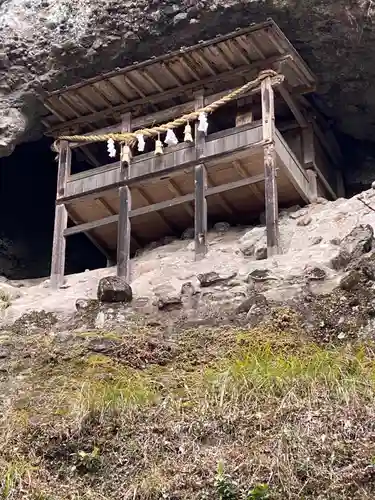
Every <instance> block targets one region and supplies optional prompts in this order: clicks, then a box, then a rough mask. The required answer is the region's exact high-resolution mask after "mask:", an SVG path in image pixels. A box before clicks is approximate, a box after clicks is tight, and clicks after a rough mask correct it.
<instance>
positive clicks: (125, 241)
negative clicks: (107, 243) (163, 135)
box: [117, 113, 131, 281]
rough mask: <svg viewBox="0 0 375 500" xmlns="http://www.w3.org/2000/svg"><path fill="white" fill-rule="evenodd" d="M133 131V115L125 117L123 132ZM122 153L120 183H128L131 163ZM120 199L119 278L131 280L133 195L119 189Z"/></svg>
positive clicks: (118, 234)
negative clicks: (131, 212)
mask: <svg viewBox="0 0 375 500" xmlns="http://www.w3.org/2000/svg"><path fill="white" fill-rule="evenodd" d="M129 130H131V115H130V114H129V113H128V114H126V115H124V117H123V122H122V132H128V131H129ZM124 147H126V146H122V147H121V153H120V182H126V180H127V179H128V178H129V173H130V168H131V167H130V165H131V163H130V161H129V163H127V162H126V161H125V159H124V155H123V152H124V150H123V148H124ZM119 197H120V213H119V219H118V228H117V276H121V277H123V278H125V279H126V280H127V281H129V280H130V233H131V225H130V217H129V214H130V210H131V193H130V188H129V187H128V186H121V187H120V188H119Z"/></svg>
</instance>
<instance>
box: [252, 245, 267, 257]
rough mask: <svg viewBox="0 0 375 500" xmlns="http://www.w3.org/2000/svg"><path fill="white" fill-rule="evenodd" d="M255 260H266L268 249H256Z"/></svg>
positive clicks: (262, 247)
mask: <svg viewBox="0 0 375 500" xmlns="http://www.w3.org/2000/svg"><path fill="white" fill-rule="evenodd" d="M254 256H255V260H265V259H267V247H264V246H259V247H256V248H255V252H254Z"/></svg>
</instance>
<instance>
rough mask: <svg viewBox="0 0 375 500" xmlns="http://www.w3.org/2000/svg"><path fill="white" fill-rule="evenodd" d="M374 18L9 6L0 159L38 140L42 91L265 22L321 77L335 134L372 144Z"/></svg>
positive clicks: (251, 9)
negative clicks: (280, 31)
mask: <svg viewBox="0 0 375 500" xmlns="http://www.w3.org/2000/svg"><path fill="white" fill-rule="evenodd" d="M373 14H374V7H373V5H372V2H369V1H366V0H351V1H348V0H335V1H331V2H329V1H327V0H302V1H297V0H267V1H264V0H210V1H208V0H177V1H170V0H153V1H149V0H139V1H119V0H101V1H97V0H81V1H78V0H54V1H50V0H35V1H34V0H33V1H30V0H5V1H4V0H3V1H2V2H0V47H1V51H0V96H1V102H0V155H3V156H4V155H9V154H10V153H11V152H12V150H13V149H14V146H15V145H16V144H17V143H19V142H22V141H24V140H26V139H28V138H30V137H34V138H35V137H38V135H40V133H41V128H40V125H39V116H40V111H41V104H40V101H39V98H40V96H42V95H43V90H45V89H52V88H57V87H60V86H64V85H68V84H71V83H73V82H75V81H77V80H80V79H82V78H84V77H88V76H91V75H94V74H96V73H97V72H99V71H102V70H109V69H113V68H115V67H117V66H122V65H124V64H127V63H129V62H131V61H134V60H141V59H142V58H146V57H150V56H152V55H157V54H160V53H162V52H164V51H165V50H167V49H172V48H177V47H180V46H182V45H188V44H191V43H194V42H197V41H199V40H201V39H204V38H208V37H212V36H214V35H216V34H217V33H220V32H221V33H224V32H227V31H229V30H232V29H234V28H236V27H238V26H245V25H248V24H249V23H252V22H259V21H262V20H264V19H266V18H267V17H272V18H273V19H274V20H275V21H276V22H277V23H278V24H279V26H280V27H281V28H282V29H283V30H284V32H285V33H286V35H287V36H288V37H289V39H290V40H291V42H292V43H293V44H294V45H295V47H296V48H297V50H298V51H300V53H301V55H302V56H303V57H304V59H305V60H306V61H307V63H308V64H309V65H310V67H311V68H312V70H313V71H314V72H315V73H316V74H317V76H318V79H319V88H318V91H317V95H316V104H317V106H319V107H321V109H322V110H323V111H324V113H325V114H326V115H328V116H329V117H330V118H331V119H332V125H333V127H335V129H336V130H337V131H340V132H343V133H345V134H349V135H351V136H352V137H354V138H356V139H358V140H361V141H363V140H367V141H370V143H371V142H372V141H374V140H375V87H374V83H373V82H374V77H375V67H374V65H373V60H374V56H375V43H374V38H375V35H374V31H373V29H372V24H373ZM370 150H371V144H370ZM370 156H371V155H370Z"/></svg>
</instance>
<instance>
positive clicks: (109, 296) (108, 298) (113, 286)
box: [98, 276, 133, 302]
mask: <svg viewBox="0 0 375 500" xmlns="http://www.w3.org/2000/svg"><path fill="white" fill-rule="evenodd" d="M132 299H133V291H132V288H131V286H130V285H129V284H128V283H127V282H126V280H125V278H122V277H119V276H107V277H105V278H102V279H101V280H100V281H99V284H98V300H99V301H100V302H131V301H132Z"/></svg>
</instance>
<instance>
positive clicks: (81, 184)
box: [65, 123, 262, 199]
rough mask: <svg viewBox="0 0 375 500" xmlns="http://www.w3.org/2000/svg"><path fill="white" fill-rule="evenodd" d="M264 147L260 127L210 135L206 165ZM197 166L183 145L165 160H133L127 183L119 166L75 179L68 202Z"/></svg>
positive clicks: (191, 150)
mask: <svg viewBox="0 0 375 500" xmlns="http://www.w3.org/2000/svg"><path fill="white" fill-rule="evenodd" d="M261 145H262V126H261V125H260V123H253V124H249V125H247V126H244V127H241V128H233V129H228V130H225V131H223V132H218V133H215V134H211V135H210V136H208V137H207V140H206V144H205V164H206V166H208V165H211V164H214V163H218V162H222V161H225V159H226V156H228V155H233V156H235V155H236V154H237V155H241V154H248V151H249V150H250V149H251V148H259V147H261ZM198 163H200V160H199V158H198V159H197V151H196V149H195V148H194V147H193V146H191V145H189V144H186V143H181V144H178V145H176V146H173V147H171V148H170V149H169V148H165V150H164V154H163V156H162V157H155V155H154V153H153V152H152V153H147V154H144V155H141V156H140V157H134V158H133V160H132V166H131V170H130V172H129V176H128V179H127V180H126V181H122V180H121V179H120V168H119V165H118V163H112V164H109V165H105V166H103V167H101V168H99V169H93V170H89V171H87V172H83V173H81V174H76V175H73V176H71V179H70V180H69V182H68V184H67V188H66V195H65V199H72V198H74V197H81V196H82V195H85V194H95V193H99V192H100V191H104V190H110V189H113V188H115V187H119V186H120V185H122V184H125V183H126V184H128V185H132V184H135V183H138V182H140V181H143V180H145V179H149V178H151V177H161V176H162V175H166V174H168V175H176V174H178V173H179V172H180V171H181V170H185V169H188V168H193V167H194V166H195V165H196V164H198Z"/></svg>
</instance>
